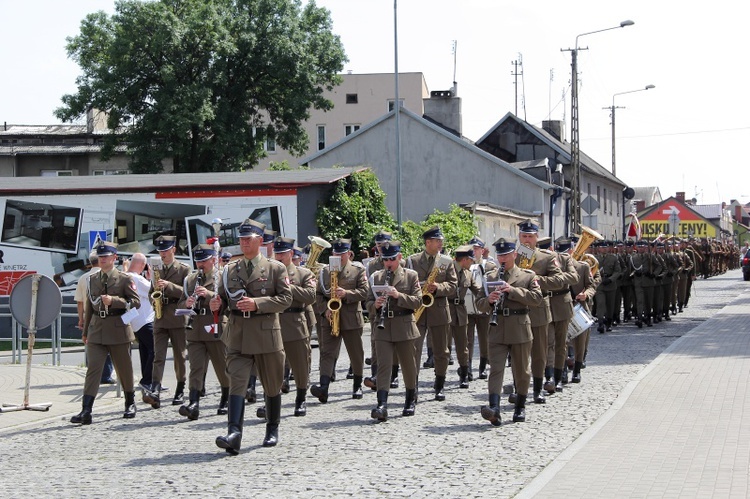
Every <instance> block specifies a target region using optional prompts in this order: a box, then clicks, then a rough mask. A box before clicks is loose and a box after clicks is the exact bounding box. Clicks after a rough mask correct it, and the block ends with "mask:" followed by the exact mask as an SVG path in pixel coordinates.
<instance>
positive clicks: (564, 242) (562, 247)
mask: <svg viewBox="0 0 750 499" xmlns="http://www.w3.org/2000/svg"><path fill="white" fill-rule="evenodd" d="M572 246H573V242H572V241H571V240H570V239H568V238H566V237H558V238H557V239H555V250H556V251H559V252H560V253H562V252H565V251H568V250H569V249H570V248H571V247H572Z"/></svg>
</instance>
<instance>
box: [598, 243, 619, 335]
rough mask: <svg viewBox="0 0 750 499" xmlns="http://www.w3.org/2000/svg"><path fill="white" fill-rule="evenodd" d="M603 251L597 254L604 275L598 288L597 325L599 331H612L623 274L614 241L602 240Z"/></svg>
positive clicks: (600, 271) (600, 269)
mask: <svg viewBox="0 0 750 499" xmlns="http://www.w3.org/2000/svg"><path fill="white" fill-rule="evenodd" d="M599 248H600V249H601V252H600V253H599V254H598V255H597V260H599V273H600V274H601V275H602V283H601V285H599V287H598V288H597V289H596V296H595V298H594V299H595V300H596V315H597V318H598V319H599V323H598V325H597V327H596V329H597V331H599V333H604V332H605V330H606V331H612V324H613V322H614V314H615V294H616V291H617V282H618V280H619V279H620V275H621V274H622V268H621V267H620V259H619V258H618V257H617V255H616V254H615V253H614V243H612V242H611V241H608V242H602V243H601V244H600V245H599Z"/></svg>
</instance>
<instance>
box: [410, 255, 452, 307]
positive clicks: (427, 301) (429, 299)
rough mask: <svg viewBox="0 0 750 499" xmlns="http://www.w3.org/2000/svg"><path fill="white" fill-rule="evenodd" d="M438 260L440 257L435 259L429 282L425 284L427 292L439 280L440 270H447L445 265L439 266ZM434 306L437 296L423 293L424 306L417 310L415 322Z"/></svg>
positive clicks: (428, 278)
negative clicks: (427, 309) (425, 310)
mask: <svg viewBox="0 0 750 499" xmlns="http://www.w3.org/2000/svg"><path fill="white" fill-rule="evenodd" d="M438 258H440V257H439V256H438V257H436V258H435V263H434V264H433V265H432V269H431V270H430V275H428V276H427V280H426V281H425V282H424V287H425V290H426V289H427V286H429V285H430V284H433V283H434V282H435V279H437V275H438V273H439V272H440V270H442V269H444V268H445V265H441V266H438ZM434 304H435V296H434V295H433V294H432V293H429V292H427V291H425V292H424V293H422V305H421V306H420V307H419V308H418V309H417V311H416V312H414V320H415V321H418V320H419V318H420V317H421V316H422V312H424V309H426V308H428V307H431V306H432V305H434Z"/></svg>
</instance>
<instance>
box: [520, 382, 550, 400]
mask: <svg viewBox="0 0 750 499" xmlns="http://www.w3.org/2000/svg"><path fill="white" fill-rule="evenodd" d="M517 402H518V396H516V403H517ZM545 402H547V400H546V399H545V398H544V393H542V378H534V403H535V404H544V403H545Z"/></svg>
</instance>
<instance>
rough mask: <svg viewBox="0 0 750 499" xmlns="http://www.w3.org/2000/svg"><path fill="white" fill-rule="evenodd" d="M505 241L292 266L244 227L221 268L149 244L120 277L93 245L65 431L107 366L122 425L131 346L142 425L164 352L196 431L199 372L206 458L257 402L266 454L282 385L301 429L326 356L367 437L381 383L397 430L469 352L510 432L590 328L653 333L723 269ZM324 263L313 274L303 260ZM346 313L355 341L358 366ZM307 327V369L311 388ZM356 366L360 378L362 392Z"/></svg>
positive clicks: (213, 256)
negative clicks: (212, 396) (359, 407)
mask: <svg viewBox="0 0 750 499" xmlns="http://www.w3.org/2000/svg"><path fill="white" fill-rule="evenodd" d="M518 234H519V235H518V240H513V241H511V240H506V239H504V238H500V239H498V240H497V241H495V242H494V243H492V245H488V244H487V243H486V242H485V241H483V240H482V239H481V238H479V237H475V238H472V239H471V240H470V241H467V242H466V244H465V245H463V246H460V247H458V248H456V249H455V250H454V251H453V252H452V255H447V254H445V252H444V249H443V241H444V237H443V233H442V230H441V228H440V227H439V226H435V227H432V228H430V229H428V230H426V231H425V232H424V233H423V234H422V237H423V240H424V249H423V250H422V251H420V252H418V253H415V254H412V255H403V254H402V253H401V244H400V242H399V241H397V240H394V238H393V236H392V234H390V233H388V232H386V231H380V232H378V233H377V234H376V235H375V237H374V251H375V253H376V254H375V255H374V256H373V257H372V258H368V259H366V260H365V261H364V262H359V261H355V260H354V258H353V254H352V251H351V241H350V240H349V239H345V238H340V239H337V240H335V241H332V242H330V243H329V242H327V241H324V240H322V239H320V238H310V239H311V241H312V245H311V246H312V249H311V251H310V253H309V255H305V253H304V252H303V251H302V250H301V249H300V248H299V247H298V246H296V245H295V243H296V241H295V240H294V239H291V238H286V237H283V236H279V235H278V234H276V233H275V232H274V231H271V230H267V229H266V227H265V225H264V224H262V223H260V222H257V221H255V220H251V219H247V220H245V221H244V222H243V223H242V224H241V225H240V227H239V240H240V250H241V253H242V254H241V255H235V256H234V257H232V258H231V260H230V257H231V255H227V254H222V253H221V249H220V248H219V247H218V244H217V243H216V241H209V242H208V243H207V244H200V245H198V246H196V247H195V248H194V249H193V258H194V261H195V265H196V267H197V269H196V270H192V268H191V267H190V266H188V265H186V264H185V263H182V262H180V261H178V260H176V259H175V258H174V255H175V242H176V238H175V237H174V236H160V237H159V238H158V239H157V241H156V243H157V250H158V253H159V258H158V259H155V258H152V259H151V260H150V261H149V262H147V263H148V265H147V263H146V261H145V260H146V258H145V256H144V255H141V254H136V255H134V256H133V258H131V259H130V260H128V261H127V262H126V265H125V266H124V270H123V271H120V270H118V269H116V268H115V267H114V262H115V259H116V255H117V245H116V244H114V243H111V242H107V241H103V242H100V243H99V244H98V245H97V247H96V248H95V251H96V254H97V256H98V259H99V269H100V270H99V272H98V273H93V274H91V275H90V276H88V277H87V280H86V283H85V284H86V286H87V291H86V300H85V303H84V307H83V310H84V312H83V324H82V329H83V338H84V341H86V343H87V345H88V371H87V375H86V382H85V385H84V391H83V393H84V396H83V400H82V411H81V413H79V414H78V415H76V416H74V417H73V418H72V419H71V422H73V423H78V424H84V425H86V424H91V422H92V406H93V402H94V398H95V396H96V394H97V392H98V388H99V380H100V378H101V373H102V369H103V365H104V363H105V361H106V358H107V356H108V355H109V356H111V358H112V361H113V363H114V366H115V369H116V371H117V375H118V378H119V379H120V382H121V383H122V386H123V391H124V394H125V412H124V413H123V417H125V418H133V417H135V415H136V404H135V382H134V380H133V367H132V363H131V361H130V355H129V352H130V345H131V342H133V341H134V339H135V337H136V336H137V337H138V340H139V349H140V350H141V371H142V372H141V374H142V377H141V381H140V383H139V386H140V389H141V391H142V393H143V401H144V402H145V403H146V404H148V405H150V406H151V407H152V408H154V409H159V408H160V407H161V406H162V402H163V393H164V392H165V390H166V389H165V388H164V387H163V386H162V385H161V380H162V377H163V373H164V368H165V363H166V355H167V348H168V345H169V344H171V345H172V351H173V355H174V369H175V375H176V378H177V386H176V387H175V389H174V393H173V397H172V400H171V401H169V404H170V405H174V406H179V408H178V412H179V414H180V415H181V416H183V417H187V418H188V419H189V420H196V419H198V418H199V415H200V411H201V408H200V400H201V397H202V396H204V394H205V378H206V373H207V370H208V365H209V363H211V364H212V365H213V369H214V371H215V373H216V376H217V379H218V381H219V384H220V387H221V398H220V401H219V405H218V408H217V413H218V414H225V415H227V433H226V435H221V436H219V437H217V438H216V445H217V446H218V447H219V448H222V449H225V450H226V452H227V453H229V454H231V455H236V454H237V453H239V451H240V448H241V440H242V434H243V426H244V420H245V407H246V404H248V403H255V402H262V403H259V404H258V408H257V410H256V416H257V417H261V418H263V419H265V421H266V433H265V436H264V439H263V446H266V447H272V446H275V445H276V444H277V443H278V442H279V434H278V429H279V422H280V414H281V397H282V393H288V392H290V391H291V383H292V381H293V382H294V386H295V392H294V393H295V394H296V396H295V404H294V413H293V414H294V415H295V416H298V417H301V416H305V415H306V414H307V397H308V392H309V394H310V395H311V396H312V397H314V399H316V400H317V401H318V402H319V403H320V404H326V403H327V402H328V393H329V387H330V383H331V382H332V381H333V380H334V378H335V368H336V360H337V358H338V357H339V352H340V349H341V345H342V343H343V344H344V346H345V348H346V349H347V353H348V357H349V359H350V362H351V365H350V370H349V375H348V376H347V378H350V379H351V382H352V389H351V394H352V398H354V399H361V398H363V387H364V389H370V390H373V391H375V392H376V399H377V403H376V405H375V407H374V408H373V409H372V410H371V412H370V416H371V417H372V419H374V420H376V421H378V422H383V421H387V420H388V419H389V413H388V410H389V401H388V399H389V395H390V391H391V389H392V388H397V387H398V386H399V372H400V373H401V378H402V380H403V384H404V388H405V392H404V400H403V408H402V411H401V414H402V416H406V417H408V416H414V415H415V414H416V412H417V410H416V407H417V403H418V401H419V400H420V398H421V399H424V398H426V397H430V398H434V400H437V401H444V400H445V399H446V394H445V385H446V381H447V379H446V378H447V377H448V375H449V373H448V369H449V365H451V364H453V362H454V361H453V355H455V358H456V362H457V364H458V369H457V375H458V379H457V382H458V387H459V388H461V389H465V388H468V387H469V383H470V382H472V381H474V379H475V377H474V372H475V371H474V368H473V352H474V350H475V348H474V344H475V341H476V343H478V350H479V363H478V371H477V376H476V377H477V378H478V379H487V380H488V382H487V386H488V403H487V405H485V406H483V407H482V408H481V410H480V414H481V416H482V418H484V419H485V420H487V421H489V422H490V424H492V425H494V426H500V424H501V417H502V410H501V406H500V396H501V394H502V393H503V380H504V374H505V368H506V362H508V363H509V365H510V368H511V373H512V375H513V386H514V390H513V393H512V394H511V395H510V396H509V398H508V399H509V402H510V403H511V404H513V413H512V420H513V421H514V422H523V421H525V419H526V401H527V397H528V396H529V395H531V397H532V400H533V402H534V403H537V404H542V403H546V397H547V396H549V395H551V394H553V393H555V392H558V391H561V390H563V387H564V385H565V384H567V383H568V382H572V383H580V382H581V380H582V377H581V370H582V369H583V368H585V365H586V355H587V350H588V343H589V334H590V331H591V329H592V327H595V328H596V330H597V331H598V332H599V333H605V332H607V331H611V330H612V328H613V327H616V326H618V325H620V324H623V323H627V322H630V321H633V323H634V324H635V325H636V326H637V327H643V326H644V325H645V326H647V327H648V326H651V325H652V324H653V323H654V322H660V321H662V320H667V321H668V320H670V316H671V315H675V314H677V313H679V312H681V311H682V309H683V308H684V307H686V306H687V304H688V301H689V298H690V287H691V283H692V281H693V280H694V279H695V278H697V277H698V276H699V275H704V277H708V275H711V274H713V273H714V272H721V271H725V270H726V268H727V266H728V265H729V263H728V262H729V261H730V260H731V258H729V257H728V258H726V259H724V258H722V257H721V256H720V255H721V254H722V253H721V252H720V251H719V249H720V248H719V247H718V246H717V247H714V248H712V247H711V246H710V244H709V250H708V251H707V250H706V249H705V247H703V244H702V243H703V242H702V241H698V242H697V243H696V242H695V241H689V240H679V239H676V238H659V239H657V240H656V241H653V242H651V243H649V242H647V241H643V240H639V241H626V242H612V241H603V240H602V239H603V238H601V236H599V235H598V234H597V233H596V232H595V231H591V230H589V229H585V230H584V233H583V234H582V237H581V239H580V240H578V239H572V240H571V239H565V238H560V239H557V240H556V241H554V246H553V245H552V244H551V243H552V242H551V241H550V240H549V238H540V237H539V226H538V224H537V223H536V222H535V221H534V220H525V221H524V222H521V223H520V224H519V226H518ZM711 244H713V243H711ZM329 248H330V257H329V262H328V264H327V265H323V264H322V263H319V262H318V260H319V257H320V254H321V252H322V251H323V250H326V249H329ZM490 248H493V249H494V256H491V255H490ZM712 249H713V251H711V250H712ZM305 256H307V261H304V258H305ZM734 260H735V264H736V261H737V258H735V259H734ZM725 262H726V263H725ZM128 267H129V268H128ZM704 269H705V273H704ZM363 311H366V312H367V317H368V319H369V322H370V325H371V342H372V344H371V352H372V353H371V357H370V358H369V359H365V355H364V345H363V340H362V338H363V331H364V326H365V316H364V314H363ZM314 329H315V330H316V331H317V337H318V343H319V347H320V348H319V352H320V362H319V364H320V369H319V379H318V380H316V381H317V383H314V384H312V385H311V380H310V373H311V364H312V362H311V352H312V350H311V343H310V340H311V336H312V332H313V330H314ZM147 333H148V334H147ZM425 344H426V346H427V360H426V361H425V362H424V363H423V362H422V358H423V351H424V349H425ZM188 358H189V369H188V363H187V359H188ZM366 360H367V362H366ZM367 363H369V364H370V369H371V372H370V374H371V375H370V376H368V377H365V373H364V370H365V365H366V364H367ZM422 369H433V370H434V383H433V384H432V387H431V390H430V393H429V394H428V395H425V394H423V393H422V394H420V393H419V390H418V385H419V383H418V381H419V376H420V371H421V370H422ZM569 370H572V378H570V379H569V376H570V374H569V372H568V371H569ZM258 380H260V382H261V384H262V387H263V399H262V401H261V400H259V396H258V390H257V381H258ZM186 388H187V397H186ZM529 392H531V393H530V394H529Z"/></svg>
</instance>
